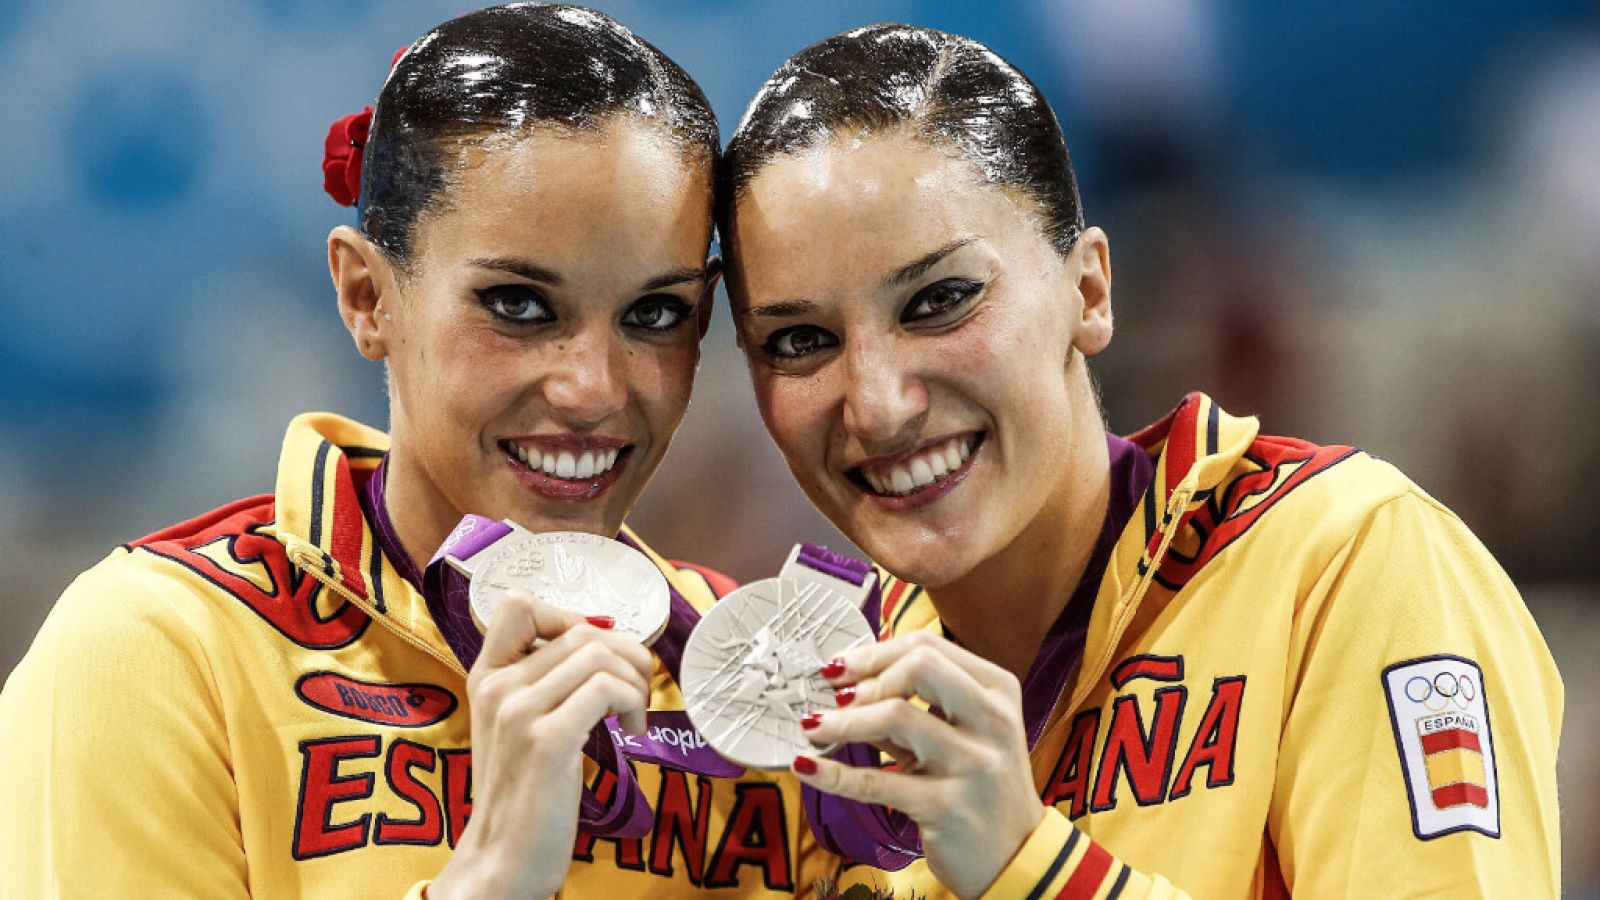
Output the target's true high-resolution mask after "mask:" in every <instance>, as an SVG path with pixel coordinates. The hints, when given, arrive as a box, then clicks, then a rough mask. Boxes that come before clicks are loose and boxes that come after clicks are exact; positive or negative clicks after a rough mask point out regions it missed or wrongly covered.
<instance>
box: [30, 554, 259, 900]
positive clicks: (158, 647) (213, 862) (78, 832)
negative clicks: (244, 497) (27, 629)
mask: <svg viewBox="0 0 1600 900" xmlns="http://www.w3.org/2000/svg"><path fill="white" fill-rule="evenodd" d="M188 590H189V589H188V588H186V587H185V586H184V585H182V584H181V583H180V582H177V581H176V580H174V579H171V578H168V577H165V576H164V575H163V574H162V573H159V572H152V571H150V570H148V569H144V568H141V567H140V566H139V565H138V564H137V563H133V562H130V561H129V560H128V559H127V557H126V554H125V553H124V552H123V551H118V553H117V554H114V555H113V557H112V558H111V559H108V560H107V561H105V562H103V563H101V564H100V565H99V566H96V567H95V568H94V569H91V570H90V571H89V572H87V573H85V574H84V575H83V576H81V577H80V578H79V579H78V580H77V581H75V582H74V583H73V584H72V585H71V586H70V587H69V588H68V589H67V591H66V592H65V593H64V594H63V595H62V597H61V599H60V601H58V603H57V605H56V607H55V609H54V610H52V612H51V613H50V616H49V618H48V619H47V620H46V621H45V624H44V627H43V628H42V629H41V630H40V632H39V635H38V637H37V638H36V639H35V640H34V643H33V646H32V648H31V649H30V650H29V651H28V654H27V656H26V657H24V659H23V661H22V662H21V663H20V664H19V665H18V666H17V668H16V669H15V670H14V671H13V672H12V673H11V676H10V678H9V679H8V680H7V682H6V685H5V688H4V691H3V692H0V733H3V734H4V735H5V736H6V745H7V752H8V755H9V759H8V760H7V764H6V765H5V766H4V767H0V897H6V898H10V897H48V896H63V897H134V896H140V897H216V898H227V897H245V896H247V895H248V889H247V884H246V874H245V871H246V870H245V859H244V853H243V850H242V843H241V840H240V833H239V815H238V805H237V793H236V790H235V786H234V782H233V779H232V777H231V775H230V762H229V748H228V741H227V735H226V731H225V725H224V721H223V714H222V705H221V703H220V701H219V698H218V697H217V694H216V691H215V688H214V685H213V684H212V682H211V679H210V677H209V669H208V664H207V660H206V655H205V648H204V646H203V645H202V643H201V642H200V641H199V640H197V638H196V635H195V633H194V632H193V631H192V629H191V628H190V627H189V625H188V624H187V623H185V622H184V621H183V620H182V619H181V618H180V616H179V615H177V614H176V613H175V612H174V611H173V607H172V606H171V605H169V603H168V602H167V600H166V599H164V598H166V597H170V596H171V595H172V594H173V592H185V591H188Z"/></svg>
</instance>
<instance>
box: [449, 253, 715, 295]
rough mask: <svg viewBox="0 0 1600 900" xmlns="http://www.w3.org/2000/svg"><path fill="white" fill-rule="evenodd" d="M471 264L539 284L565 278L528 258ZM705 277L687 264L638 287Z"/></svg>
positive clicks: (481, 260)
mask: <svg viewBox="0 0 1600 900" xmlns="http://www.w3.org/2000/svg"><path fill="white" fill-rule="evenodd" d="M472 265H475V266H478V267H479V268H483V269H494V270H496V271H499V272H509V273H511V274H512V275H520V276H521V277H523V278H526V279H528V280H529V281H537V282H539V283H541V284H548V285H550V286H551V287H560V286H561V285H562V284H563V283H565V282H566V279H565V278H562V277H561V274H560V273H558V272H556V271H554V270H552V269H547V268H545V267H544V266H541V265H538V264H536V263H532V262H529V261H528V260H525V259H516V258H514V257H479V258H477V259H474V260H472ZM705 277H706V270H705V268H704V267H699V266H688V267H685V268H682V269H673V270H672V271H670V272H664V273H662V274H660V275H657V276H656V277H654V278H652V279H650V280H649V281H647V282H645V283H644V286H643V287H642V288H640V290H641V291H643V292H645V293H649V292H651V291H659V290H661V289H662V288H664V287H671V286H673V285H675V284H683V283H685V282H689V281H704V280H705Z"/></svg>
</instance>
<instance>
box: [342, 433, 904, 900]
mask: <svg viewBox="0 0 1600 900" xmlns="http://www.w3.org/2000/svg"><path fill="white" fill-rule="evenodd" d="M387 466H388V460H387V459H385V460H384V461H383V462H382V463H380V464H379V465H378V468H377V469H376V470H374V471H373V473H372V475H371V477H370V478H369V479H368V480H367V483H366V484H365V485H363V486H362V489H361V492H360V497H361V501H362V506H363V507H364V508H365V511H366V513H367V518H368V521H370V522H371V523H372V526H373V531H374V534H375V536H376V538H377V540H378V543H379V545H380V547H381V549H382V551H383V554H384V556H385V557H386V558H387V559H389V560H390V562H391V563H392V564H393V565H394V566H395V567H396V568H397V569H398V570H399V572H400V574H401V575H402V576H403V577H404V578H405V579H406V580H407V581H409V582H410V583H411V584H412V586H413V587H416V588H417V589H418V590H420V591H421V592H422V594H423V598H424V599H425V600H426V602H427V605H428V611H429V613H430V614H432V616H433V620H434V622H435V623H437V625H438V626H439V630H440V632H441V634H442V635H443V637H444V638H445V642H446V643H447V644H449V646H450V649H451V650H452V651H453V652H454V653H455V655H456V658H457V659H458V660H460V662H461V664H462V665H463V666H465V667H467V668H469V669H470V668H471V667H472V664H473V663H474V662H475V661H476V660H477V657H478V653H479V652H480V651H481V650H482V649H483V636H482V635H481V634H479V633H478V629H477V626H476V625H474V624H473V622H472V618H471V614H470V612H469V610H470V604H469V602H468V599H467V596H468V579H467V578H466V576H464V575H462V574H461V573H460V572H458V571H456V570H455V569H454V568H452V567H451V566H449V565H448V564H446V563H445V561H444V557H445V556H446V554H450V555H454V556H455V557H456V558H457V559H465V558H468V557H470V556H473V555H474V554H476V553H478V552H479V551H481V550H483V549H484V548H485V547H487V546H489V545H490V544H492V543H494V542H495V541H497V540H499V539H501V538H503V537H505V536H506V535H507V534H509V533H510V531H511V529H510V527H509V526H507V525H506V524H505V523H503V522H499V521H496V520H494V519H488V518H485V517H483V516H467V517H465V518H463V519H462V521H461V523H460V524H459V525H457V526H456V528H455V530H454V531H452V532H451V533H450V536H449V537H448V538H446V539H445V542H444V543H443V544H442V545H441V546H440V547H439V549H438V551H437V552H436V553H435V554H434V556H433V559H432V560H430V561H429V563H428V566H427V568H426V569H425V570H424V571H423V572H420V573H419V572H417V571H416V566H415V564H413V563H412V562H411V557H410V556H409V555H408V554H407V553H406V552H405V548H404V547H403V546H402V545H401V543H400V540H399V536H398V534H397V533H396V532H395V529H394V524H393V522H392V521H391V520H390V518H389V515H388V509H387V507H386V505H385V502H384V473H385V470H386V468H387ZM617 539H618V540H619V541H621V542H622V543H624V544H626V545H628V546H630V547H632V548H634V549H635V550H639V549H640V548H639V546H638V545H637V544H636V543H634V542H633V541H632V540H631V539H630V538H629V537H628V536H627V535H626V534H622V535H618V536H617ZM799 559H800V561H801V562H802V563H804V564H805V565H807V566H810V567H811V568H813V569H816V570H818V571H821V572H824V573H826V574H828V575H831V576H833V577H835V578H839V579H841V580H843V581H848V582H850V583H852V584H857V585H859V584H862V583H863V582H864V581H865V579H866V577H867V575H868V574H870V573H871V572H872V567H871V566H870V565H868V564H867V563H864V562H862V561H860V560H858V559H855V558H853V557H849V556H844V555H842V554H838V553H834V552H832V551H830V550H828V549H826V548H824V547H819V546H816V545H813V544H804V545H802V547H801V552H800V556H799ZM668 589H669V592H670V596H671V602H672V612H671V616H670V618H669V620H668V622H667V627H666V630H665V631H664V632H663V633H662V635H661V637H660V638H658V639H657V640H656V642H655V644H654V645H653V646H652V648H651V649H652V651H653V652H654V653H655V654H656V656H657V657H658V658H659V659H660V660H661V662H662V664H663V665H664V666H665V667H666V669H667V671H668V672H670V673H671V674H672V677H673V679H674V680H676V679H677V678H678V674H679V670H680V667H681V664H682V661H683V648H684V644H685V643H686V642H687V641H688V639H689V635H690V633H692V632H693V631H694V627H695V625H696V624H698V623H699V621H700V614H699V612H698V611H697V610H695V608H694V606H693V605H692V604H690V603H689V601H688V600H686V599H684V597H683V595H682V594H680V593H679V592H678V590H677V588H675V587H672V585H671V583H670V582H669V583H668ZM879 602H880V600H879V595H878V591H877V590H876V589H874V590H873V591H872V593H871V595H870V596H869V597H868V599H867V603H866V607H865V609H864V610H863V612H865V613H866V615H867V619H868V621H869V622H873V621H875V620H876V619H877V616H878V609H879ZM874 630H876V629H874ZM584 755H586V756H588V757H589V758H590V759H592V760H594V762H595V764H596V765H598V766H599V767H600V768H601V770H602V771H603V772H610V773H612V774H613V775H614V776H615V777H616V786H615V789H614V790H613V791H612V792H611V796H610V798H609V799H608V800H604V801H603V800H601V799H600V798H599V796H598V795H597V794H596V793H595V791H594V789H593V788H592V787H589V786H586V787H585V788H584V789H583V792H582V795H581V797H580V799H579V814H578V828H579V830H580V831H582V832H584V833H586V834H591V835H594V836H597V837H613V838H633V837H643V836H645V835H646V834H649V833H650V830H651V828H652V827H653V825H654V819H655V816H654V812H653V811H652V810H651V808H650V803H649V800H648V799H646V797H645V795H644V790H643V789H642V788H641V787H640V786H639V783H638V780H637V779H636V778H635V776H634V772H633V768H632V766H631V765H630V764H629V761H630V760H639V761H642V762H649V763H654V764H656V765H660V766H665V767H668V768H673V769H679V770H682V771H685V772H689V773H692V774H696V775H704V776H707V777H713V778H737V777H739V776H741V775H743V774H744V771H745V770H744V767H743V766H740V765H738V764H736V763H731V762H729V761H727V760H726V759H723V758H722V757H721V756H720V755H718V754H717V752H716V751H715V750H713V749H711V747H710V746H709V745H708V744H706V742H705V739H704V738H703V737H702V736H701V735H700V733H699V731H698V730H697V729H695V727H694V726H693V725H692V724H691V723H690V722H689V718H688V714H687V713H685V712H683V711H682V710H657V711H651V712H649V713H648V714H647V715H646V729H645V733H644V734H643V735H629V734H627V733H625V732H624V731H622V729H621V727H620V725H618V723H617V720H616V717H614V716H613V717H608V718H606V719H605V720H604V721H603V722H601V723H600V724H598V725H596V726H595V729H594V731H593V732H591V734H590V736H589V742H588V744H587V745H586V746H585V748H584ZM833 756H834V758H835V759H839V760H841V761H843V762H847V763H849V764H851V765H878V764H879V756H878V752H877V750H876V749H875V748H873V747H872V746H870V745H868V744H849V745H846V746H845V747H842V748H840V749H839V750H838V751H836V752H835V753H834V754H833ZM801 802H802V805H803V806H804V808H805V810H806V814H807V817H808V819H809V821H810V823H811V830H812V834H813V835H815V836H816V839H817V841H818V842H819V843H820V844H821V846H823V847H824V848H825V849H827V850H828V851H830V852H832V853H835V854H838V855H840V856H843V857H846V858H848V859H850V860H853V861H855V862H859V863H865V864H868V865H873V866H877V867H878V868H882V869H885V870H890V871H893V870H898V869H901V868H904V867H905V866H906V865H908V864H909V863H910V862H911V861H912V860H914V859H916V858H918V857H919V856H921V855H922V854H921V847H922V842H921V840H920V838H919V836H918V834H917V826H916V823H914V822H912V821H911V820H910V818H909V817H907V816H905V815H904V814H902V813H898V812H894V811H891V810H888V809H885V808H884V807H881V806H872V805H869V804H865V803H861V802H859V801H855V800H847V799H845V798H842V797H836V796H833V795H831V794H825V793H823V792H821V791H817V790H814V789H812V788H810V787H802V798H801Z"/></svg>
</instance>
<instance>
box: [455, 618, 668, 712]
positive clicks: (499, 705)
mask: <svg viewBox="0 0 1600 900" xmlns="http://www.w3.org/2000/svg"><path fill="white" fill-rule="evenodd" d="M575 631H576V629H575ZM596 637H598V636H596ZM562 651H565V652H562ZM555 653H560V654H561V655H560V656H559V657H557V656H554V655H553V654H555ZM601 675H605V676H608V677H610V678H612V679H615V680H616V681H619V682H621V683H622V684H624V685H627V686H628V688H629V689H630V690H632V691H633V692H634V693H636V694H638V695H639V696H640V697H646V698H648V697H649V695H650V680H649V679H648V678H646V677H645V676H644V675H643V674H642V673H640V672H639V670H638V669H637V668H635V667H634V666H632V665H630V664H629V663H628V661H626V660H624V659H623V658H621V657H620V656H619V655H618V654H617V653H615V652H613V649H612V648H610V647H607V646H606V645H605V644H604V643H602V642H601V641H599V640H592V641H589V642H586V643H583V644H578V645H576V646H571V645H568V646H566V647H559V648H558V647H557V646H556V645H554V644H552V645H550V646H548V647H544V648H542V649H540V650H539V651H538V652H536V653H534V654H532V655H530V656H528V657H526V658H525V659H523V660H522V661H520V662H518V663H517V664H516V665H512V666H507V667H505V668H503V669H497V670H495V671H494V672H491V673H490V674H489V675H488V676H486V677H485V678H484V680H483V682H482V683H481V685H480V686H479V693H478V696H477V697H476V698H474V702H481V703H483V704H485V706H486V707H487V708H489V709H499V710H500V713H499V715H501V716H502V720H504V719H505V717H507V716H539V715H544V714H546V713H548V712H550V711H551V710H553V709H555V708H556V707H557V706H559V705H560V704H561V702H562V701H563V700H564V699H566V698H567V697H568V696H570V695H571V694H572V693H573V692H574V691H576V690H577V689H578V688H579V686H581V685H582V684H583V683H584V682H586V681H588V680H590V679H592V678H597V677H599V676H601Z"/></svg>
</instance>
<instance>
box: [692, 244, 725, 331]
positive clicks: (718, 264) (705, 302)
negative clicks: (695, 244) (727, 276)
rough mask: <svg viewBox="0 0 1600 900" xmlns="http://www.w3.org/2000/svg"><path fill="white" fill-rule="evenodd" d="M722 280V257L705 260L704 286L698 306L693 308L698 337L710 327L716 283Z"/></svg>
mask: <svg viewBox="0 0 1600 900" xmlns="http://www.w3.org/2000/svg"><path fill="white" fill-rule="evenodd" d="M721 280H722V257H720V256H713V257H711V258H710V259H708V260H706V286H705V290H704V293H702V294H701V295H700V305H699V306H698V307H696V308H695V316H696V318H698V319H699V322H697V323H696V324H697V325H699V327H700V337H702V338H704V337H705V336H706V329H708V328H710V327H711V310H712V308H713V307H714V306H716V299H717V283H718V282H720V281H721Z"/></svg>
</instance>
